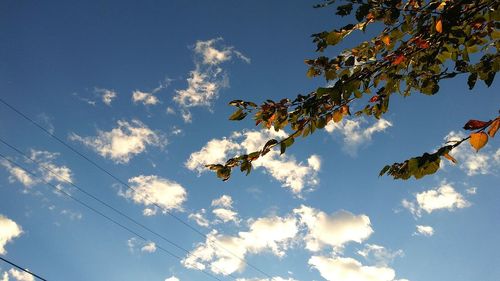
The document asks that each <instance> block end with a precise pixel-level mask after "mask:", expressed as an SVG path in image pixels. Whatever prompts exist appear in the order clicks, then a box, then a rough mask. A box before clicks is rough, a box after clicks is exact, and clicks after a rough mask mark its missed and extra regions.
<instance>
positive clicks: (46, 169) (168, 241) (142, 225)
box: [0, 137, 236, 279]
mask: <svg viewBox="0 0 500 281" xmlns="http://www.w3.org/2000/svg"><path fill="white" fill-rule="evenodd" d="M0 142H1V143H3V144H4V145H6V146H8V147H9V148H11V149H12V150H14V151H16V152H17V153H19V154H21V155H22V156H23V157H24V158H25V159H26V160H28V161H30V162H32V163H34V164H38V166H39V167H40V168H42V169H44V170H45V171H48V172H49V173H51V174H52V175H54V176H55V177H57V178H58V179H60V180H61V181H64V182H66V183H67V184H69V185H71V186H73V187H74V188H76V189H77V190H78V191H80V192H82V193H83V194H85V195H87V196H88V197H90V198H92V199H94V200H96V201H97V202H99V203H101V204H102V205H104V206H106V207H107V208H108V209H111V210H112V211H114V212H115V213H117V214H119V215H120V216H122V217H123V218H125V219H127V220H129V221H131V222H133V223H134V224H136V225H138V226H139V227H141V228H143V229H145V230H146V231H148V232H149V233H151V234H154V235H156V236H157V237H159V238H161V239H162V240H163V241H165V242H167V243H169V244H170V245H172V246H174V247H176V248H177V249H180V250H181V251H184V252H185V253H186V254H188V255H191V256H194V257H197V258H199V256H197V255H195V254H193V253H191V251H189V250H187V249H186V248H184V247H182V246H180V245H179V244H177V243H175V242H173V241H172V240H170V239H168V238H167V237H165V236H164V235H162V234H160V233H158V232H157V231H154V230H153V229H151V228H149V227H147V226H146V225H144V224H142V223H141V222H139V221H137V220H136V219H134V218H132V217H130V216H129V215H127V214H125V213H124V212H123V211H120V210H119V209H117V208H116V207H113V206H111V205H110V204H108V203H106V202H105V201H103V200H101V199H99V197H97V196H96V195H93V194H92V193H90V192H88V191H86V190H85V189H83V188H81V187H80V186H78V185H77V184H75V183H74V182H72V181H71V180H69V179H67V178H65V177H62V176H61V175H59V174H57V173H56V172H54V170H53V169H51V168H49V167H48V166H47V165H44V163H42V162H41V161H37V160H34V159H32V158H30V157H29V156H28V155H27V154H26V153H24V152H23V151H21V150H20V149H19V148H17V147H15V146H13V145H11V144H9V143H8V142H6V141H5V140H4V139H2V138H1V137H0ZM214 268H215V269H218V270H219V271H220V272H222V270H221V268H219V267H215V266H214ZM229 276H230V277H232V278H234V279H236V277H235V276H234V275H233V274H229Z"/></svg>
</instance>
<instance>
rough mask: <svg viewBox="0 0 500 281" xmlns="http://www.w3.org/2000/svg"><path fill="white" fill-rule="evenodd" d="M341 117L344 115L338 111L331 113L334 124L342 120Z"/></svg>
mask: <svg viewBox="0 0 500 281" xmlns="http://www.w3.org/2000/svg"><path fill="white" fill-rule="evenodd" d="M343 116H344V115H343V114H342V112H340V111H339V110H335V111H334V112H333V122H335V123H338V122H340V120H342V117H343Z"/></svg>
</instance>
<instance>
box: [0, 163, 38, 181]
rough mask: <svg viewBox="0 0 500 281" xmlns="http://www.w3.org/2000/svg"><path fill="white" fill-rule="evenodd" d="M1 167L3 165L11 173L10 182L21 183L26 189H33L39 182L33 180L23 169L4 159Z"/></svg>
mask: <svg viewBox="0 0 500 281" xmlns="http://www.w3.org/2000/svg"><path fill="white" fill-rule="evenodd" d="M0 165H2V166H3V167H4V168H5V169H6V170H7V171H8V172H9V182H11V183H14V182H16V181H17V182H19V183H21V184H22V185H24V187H32V186H33V185H35V184H37V180H36V179H35V178H33V177H32V176H31V175H30V174H28V173H27V172H26V171H24V170H23V169H21V168H19V167H16V166H14V165H12V164H11V163H10V162H9V161H7V160H5V159H2V160H0Z"/></svg>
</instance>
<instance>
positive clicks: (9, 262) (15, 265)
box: [0, 257, 47, 281]
mask: <svg viewBox="0 0 500 281" xmlns="http://www.w3.org/2000/svg"><path fill="white" fill-rule="evenodd" d="M0 260H3V261H4V262H6V263H8V264H10V265H12V266H14V267H17V268H18V269H20V270H22V271H24V272H26V273H28V274H30V275H31V276H33V277H36V278H38V279H40V280H43V281H47V279H45V278H43V277H40V275H37V274H35V273H33V272H31V271H29V270H26V269H24V268H22V267H20V266H19V265H17V264H15V263H13V262H11V261H9V260H6V259H4V258H2V257H0Z"/></svg>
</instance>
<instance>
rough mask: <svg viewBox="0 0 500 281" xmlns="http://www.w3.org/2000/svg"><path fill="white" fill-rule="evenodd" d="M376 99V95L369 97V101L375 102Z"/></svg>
mask: <svg viewBox="0 0 500 281" xmlns="http://www.w3.org/2000/svg"><path fill="white" fill-rule="evenodd" d="M376 101H378V95H377V96H373V97H372V98H371V99H370V102H376Z"/></svg>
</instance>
